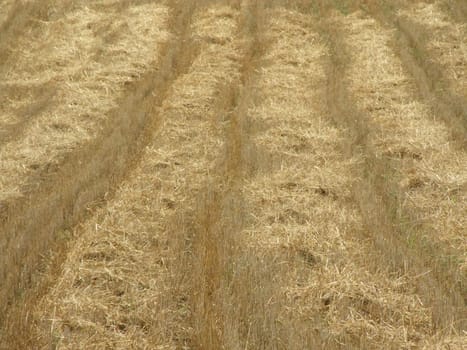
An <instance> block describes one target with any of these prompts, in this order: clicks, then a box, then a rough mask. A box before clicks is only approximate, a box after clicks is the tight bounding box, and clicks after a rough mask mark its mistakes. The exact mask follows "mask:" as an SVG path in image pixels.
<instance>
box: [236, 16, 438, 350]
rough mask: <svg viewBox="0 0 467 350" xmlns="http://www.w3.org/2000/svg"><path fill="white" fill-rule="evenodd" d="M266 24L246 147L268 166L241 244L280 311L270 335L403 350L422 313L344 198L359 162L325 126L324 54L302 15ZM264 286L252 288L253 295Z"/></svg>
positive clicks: (420, 332) (296, 342)
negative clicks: (266, 158) (263, 269)
mask: <svg viewBox="0 0 467 350" xmlns="http://www.w3.org/2000/svg"><path fill="white" fill-rule="evenodd" d="M267 17H268V18H271V20H270V22H269V23H268V28H269V32H268V33H267V34H268V39H269V40H270V41H271V42H272V43H271V47H270V49H269V50H268V51H267V54H266V56H265V61H266V62H269V64H268V65H267V66H266V67H264V68H262V70H261V75H260V77H259V80H258V82H257V84H255V85H254V91H256V93H257V94H258V96H257V97H256V100H258V101H260V102H258V103H257V104H256V105H255V106H254V107H253V108H252V109H250V111H249V114H250V115H251V118H252V120H253V123H254V124H258V125H262V126H263V128H264V130H265V131H264V132H257V133H255V134H253V136H254V138H253V139H254V141H255V142H256V143H257V144H258V145H261V150H263V151H264V152H267V153H269V154H270V155H271V159H272V162H273V165H272V171H271V170H267V171H266V172H264V173H260V174H258V176H257V177H254V178H252V179H250V180H247V181H246V184H245V187H244V190H243V194H244V197H245V201H246V203H247V204H246V205H247V209H246V212H248V213H249V215H248V223H247V225H246V228H245V229H244V230H243V233H242V236H241V237H242V239H243V240H245V244H246V245H247V247H249V248H248V249H249V251H250V252H251V254H256V255H258V256H259V258H258V260H260V261H261V262H262V263H263V264H268V266H269V268H271V269H273V271H272V272H270V273H269V274H268V275H267V276H268V277H270V278H273V279H274V283H273V285H272V286H271V287H272V288H273V289H275V290H274V291H273V292H272V293H271V294H270V295H268V294H267V292H265V293H263V295H262V296H263V297H265V298H266V299H267V300H269V302H268V303H269V304H273V305H274V306H275V307H276V308H278V311H277V313H276V314H274V312H271V311H267V312H268V314H267V316H266V317H274V316H276V317H278V320H277V322H279V324H278V325H277V326H276V327H277V329H275V332H276V333H274V334H273V336H272V337H273V338H274V337H277V338H279V339H281V340H280V341H281V342H282V343H283V344H285V345H284V346H285V347H286V348H290V349H303V348H313V347H319V348H338V347H339V346H341V345H342V346H344V345H345V346H347V347H352V346H353V347H365V348H366V347H368V348H379V347H381V348H385V347H394V348H409V347H410V346H413V345H415V344H417V342H418V341H419V340H420V339H424V338H426V337H427V336H429V333H430V328H431V320H430V314H429V310H428V309H426V308H425V307H424V306H423V305H422V304H421V303H420V301H419V298H418V296H417V294H416V293H415V290H414V289H413V287H411V286H410V283H408V282H407V280H408V279H406V278H405V277H404V276H401V277H399V278H395V277H393V276H391V275H390V274H389V273H386V272H385V271H384V269H382V268H381V267H378V266H379V264H378V263H377V262H376V261H375V260H374V259H375V256H374V252H372V247H371V245H370V244H368V242H367V241H366V238H365V233H364V228H363V223H362V219H361V217H360V213H359V211H358V210H357V208H356V206H355V203H354V201H353V199H352V193H351V192H350V189H351V188H352V183H353V181H354V179H353V178H352V177H353V175H354V174H353V172H352V168H353V167H354V166H355V165H356V164H358V162H359V159H357V158H353V159H346V158H344V157H343V155H342V147H343V142H344V138H345V136H346V132H345V130H338V129H336V128H335V127H334V126H332V125H331V124H330V122H329V120H328V118H327V117H326V114H327V111H326V110H325V108H324V107H323V105H322V104H321V101H323V100H325V94H326V76H325V70H324V64H323V62H325V61H326V60H327V57H328V53H327V48H326V47H325V45H324V43H323V42H322V41H321V39H320V38H319V37H318V35H317V34H316V33H315V32H314V31H313V29H312V25H311V23H310V18H309V17H306V16H303V15H301V14H299V13H297V12H293V11H288V10H285V9H277V10H273V11H271V12H269V13H268V15H267ZM270 259H272V262H270ZM273 261H276V263H274V262H273ZM241 263H242V261H240V262H239V264H241ZM283 264H285V267H284V268H281V265H283ZM372 268H373V269H374V268H376V269H380V271H377V272H375V270H373V269H372ZM251 277H255V275H253V276H251ZM269 283H271V282H270V281H268V280H259V281H258V280H255V282H253V283H252V288H254V290H253V291H251V294H252V295H256V293H258V294H259V295H261V293H262V292H261V290H262V289H265V290H268V286H269ZM263 302H265V300H263ZM271 309H272V308H271ZM269 312H271V313H270V314H269ZM252 318H253V317H252ZM296 327H298V328H296ZM286 334H287V335H288V336H286ZM256 336H259V335H258V334H256ZM252 337H253V336H252ZM256 340H257V341H259V339H256ZM272 343H273V342H272ZM383 344H384V345H383Z"/></svg>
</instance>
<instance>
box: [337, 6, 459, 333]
mask: <svg viewBox="0 0 467 350" xmlns="http://www.w3.org/2000/svg"><path fill="white" fill-rule="evenodd" d="M339 23H340V24H343V25H344V27H343V28H345V30H346V35H345V36H344V39H343V40H344V42H345V43H346V44H347V45H348V46H347V49H348V52H350V53H351V55H352V56H351V57H352V58H351V59H352V61H351V62H352V63H351V64H350V65H349V73H348V77H347V79H348V81H349V86H350V88H351V91H352V92H353V93H354V95H355V99H356V101H357V103H358V107H359V108H361V109H362V110H364V112H365V113H366V114H367V115H368V117H369V118H368V123H369V125H368V126H367V132H368V133H369V135H368V136H367V137H368V142H369V145H368V147H369V149H370V152H372V153H373V154H374V156H375V157H376V159H384V161H385V162H386V170H384V167H383V168H381V167H380V168H378V167H376V166H373V168H371V167H370V169H369V171H378V170H379V171H382V172H381V173H380V176H381V175H382V182H384V183H385V184H386V185H384V186H386V189H387V191H390V193H389V192H387V193H386V194H384V196H385V197H386V199H387V198H392V199H389V201H390V202H392V203H393V204H392V205H390V206H391V207H392V208H393V210H394V212H392V213H390V215H391V217H392V220H393V223H394V224H395V225H396V228H397V229H401V230H402V231H403V232H405V234H406V236H405V238H404V241H405V245H406V246H408V247H409V248H410V250H409V251H410V252H411V254H414V255H415V256H417V255H418V256H421V257H423V258H422V260H424V261H425V262H424V263H426V264H429V266H430V267H431V270H430V271H431V272H430V273H432V274H433V275H434V276H436V278H437V279H438V281H439V283H440V285H444V286H445V288H446V290H450V292H449V293H452V298H453V299H452V303H453V304H452V305H451V306H447V305H448V304H449V302H448V301H446V303H447V304H446V305H445V306H444V309H438V311H437V316H436V317H437V318H438V322H439V321H440V319H443V320H444V321H446V322H447V323H449V322H455V324H458V323H457V322H460V324H462V320H461V319H459V317H462V316H461V315H462V314H463V313H464V310H465V309H464V306H463V301H462V293H464V292H465V289H464V288H465V270H464V269H465V267H464V266H465V242H466V241H465V233H464V227H465V217H466V212H465V188H464V187H465V186H464V185H465V180H466V173H465V169H466V166H465V165H466V164H467V163H466V158H465V153H464V152H463V151H460V150H458V149H457V148H456V147H455V146H454V144H453V143H451V142H450V137H449V132H448V130H447V129H446V127H445V126H444V125H443V123H440V121H437V120H435V119H434V118H433V117H432V116H431V114H430V111H429V110H428V109H427V108H426V106H424V105H423V104H421V103H420V102H417V101H416V99H415V98H414V94H413V90H414V83H413V81H411V80H410V78H409V77H408V75H407V74H406V73H405V72H404V70H403V69H402V65H401V63H400V62H399V61H398V59H397V58H396V56H395V55H394V53H393V52H391V50H390V46H389V43H390V40H391V32H390V31H387V30H384V29H383V28H381V27H379V26H378V25H377V23H376V22H375V21H374V20H373V19H369V18H367V17H366V16H363V15H361V14H360V15H359V14H355V15H352V16H351V17H348V18H345V19H344V18H341V21H340V22H339ZM380 163H381V162H380ZM370 176H373V175H370ZM376 176H377V175H376ZM380 182H381V181H380ZM369 210H371V209H369ZM428 261H430V262H429V263H428ZM425 292H427V293H428V294H429V293H430V290H426V291H425ZM446 307H452V308H453V309H452V311H451V312H452V315H450V316H447V315H446V313H445V310H446V309H445V308H446ZM446 316H447V317H446ZM460 324H458V325H459V326H460V327H461V328H462V326H461V325H460Z"/></svg>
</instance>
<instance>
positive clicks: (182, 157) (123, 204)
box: [37, 6, 239, 349]
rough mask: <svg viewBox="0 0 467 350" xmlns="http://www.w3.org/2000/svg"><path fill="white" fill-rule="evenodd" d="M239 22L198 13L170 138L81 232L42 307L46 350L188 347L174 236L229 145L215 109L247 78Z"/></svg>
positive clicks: (224, 13) (159, 138)
mask: <svg viewBox="0 0 467 350" xmlns="http://www.w3.org/2000/svg"><path fill="white" fill-rule="evenodd" d="M236 16H237V14H236V13H235V11H234V10H232V9H231V8H228V7H218V6H214V7H209V8H208V9H206V10H204V11H200V12H199V13H198V14H196V15H195V18H194V20H193V27H192V31H193V36H192V38H191V39H190V40H195V41H197V43H198V45H200V54H199V56H198V57H197V58H196V59H195V60H194V62H193V64H192V66H191V68H190V70H189V71H188V72H187V73H186V74H185V75H183V76H180V77H179V79H177V81H176V82H175V83H174V85H173V87H172V89H171V92H170V94H169V95H168V97H167V99H166V100H165V102H164V104H163V105H162V110H161V113H162V115H163V116H164V118H163V121H162V125H161V128H162V129H161V133H160V134H158V135H154V138H153V140H152V142H151V144H150V145H149V146H148V147H147V149H146V150H145V152H144V154H143V156H142V158H141V161H140V165H139V166H138V167H137V168H135V169H134V170H133V171H132V172H131V173H130V174H129V180H128V181H126V182H124V183H123V184H122V185H121V186H120V188H119V190H118V191H117V194H116V196H115V198H114V199H112V200H111V201H110V202H109V203H108V205H107V206H106V207H105V208H103V209H102V210H100V211H98V212H97V213H96V214H95V215H94V216H93V217H92V218H91V219H90V220H88V221H87V222H86V223H84V224H83V226H82V227H80V228H77V230H76V232H75V233H74V234H75V235H76V236H77V237H79V238H78V240H77V241H76V243H75V244H74V245H73V247H72V248H71V251H70V254H69V255H68V258H67V261H66V262H65V264H64V267H63V271H62V274H61V276H60V277H59V279H58V282H57V284H56V285H55V286H54V287H53V288H52V289H51V291H50V292H49V293H48V294H47V295H46V296H45V298H44V300H43V302H42V304H41V305H40V307H39V308H38V310H37V315H38V319H40V320H41V322H40V323H39V330H38V332H39V333H38V335H39V337H40V338H39V339H40V340H41V343H42V344H44V345H43V346H44V347H47V346H49V344H51V343H55V344H56V347H57V348H61V349H67V348H76V347H77V346H79V347H84V348H98V349H101V348H105V347H111V348H121V349H127V348H148V347H150V348H160V349H166V348H167V349H169V348H178V347H179V346H186V345H187V344H186V342H187V341H188V340H187V338H186V333H188V334H189V333H190V332H189V329H187V328H186V326H184V322H186V320H184V319H185V318H187V315H186V312H188V311H187V310H186V306H184V305H183V295H180V293H181V291H180V290H179V286H177V285H175V282H174V281H175V280H176V278H179V276H176V277H175V276H172V275H171V274H173V272H174V267H175V266H176V265H177V261H176V260H174V258H175V257H176V256H177V254H176V253H175V252H174V251H173V250H172V247H173V244H174V243H173V242H170V239H171V236H170V235H169V234H170V233H171V232H172V227H171V226H172V225H174V224H175V223H176V220H177V218H178V217H179V216H180V215H181V214H183V213H184V212H185V211H189V210H190V209H191V207H192V206H193V202H192V200H193V198H194V194H195V193H196V192H197V191H199V187H200V186H201V180H202V179H203V178H204V177H205V176H206V173H207V172H208V171H209V169H210V168H211V167H212V165H211V163H212V161H213V158H214V159H215V158H216V153H217V152H216V149H218V148H219V144H220V142H221V140H220V139H219V136H220V134H219V130H220V125H219V124H220V121H219V120H218V119H217V118H218V116H217V113H222V111H218V110H217V109H216V108H215V106H216V101H219V103H222V99H223V95H224V94H226V93H228V91H229V90H228V89H224V88H223V87H222V86H223V85H224V84H227V85H228V83H227V82H228V81H229V80H235V77H236V75H238V68H239V67H238V65H237V64H236V61H237V54H236V52H235V50H234V46H233V45H234V44H233V43H232V38H233V37H234V32H235V28H236V20H235V19H236ZM223 90H225V92H223ZM156 213H157V214H156ZM143 266H144V268H142V267H143ZM172 282H173V283H172ZM185 298H186V297H185ZM41 313H43V314H42V315H41ZM188 326H189V324H188Z"/></svg>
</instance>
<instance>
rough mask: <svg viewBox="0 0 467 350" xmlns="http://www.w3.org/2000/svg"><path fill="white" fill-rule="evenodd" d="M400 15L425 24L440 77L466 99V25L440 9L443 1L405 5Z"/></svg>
mask: <svg viewBox="0 0 467 350" xmlns="http://www.w3.org/2000/svg"><path fill="white" fill-rule="evenodd" d="M398 15H399V17H401V18H402V19H404V20H406V21H409V22H411V23H416V24H418V25H421V26H422V27H423V31H424V32H426V33H430V34H429V36H428V37H427V38H425V40H426V45H427V49H428V54H429V59H430V60H432V61H435V62H437V63H439V64H441V67H442V68H443V72H442V73H443V74H442V77H441V79H443V80H447V81H448V82H449V85H450V87H451V89H452V90H453V91H456V92H457V93H458V94H460V95H462V96H463V97H464V98H467V39H466V38H467V25H466V24H465V23H456V22H455V21H454V20H453V19H452V18H450V16H449V15H448V14H447V13H445V12H444V11H443V10H442V8H441V3H440V2H434V3H432V4H426V3H423V2H420V3H417V4H415V5H412V6H407V7H406V8H402V9H400V10H399V13H398Z"/></svg>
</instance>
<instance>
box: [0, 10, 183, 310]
mask: <svg viewBox="0 0 467 350" xmlns="http://www.w3.org/2000/svg"><path fill="white" fill-rule="evenodd" d="M120 10H122V11H123V13H122V14H119V12H118V9H115V13H112V14H109V16H108V20H109V21H110V22H107V20H102V22H101V21H100V19H99V16H107V13H104V12H101V13H99V12H97V10H96V11H95V10H92V9H91V8H88V7H85V6H80V5H79V4H76V6H75V7H74V11H71V12H70V13H67V15H66V20H61V21H58V22H54V23H47V24H43V25H44V26H45V29H47V28H49V29H50V30H52V29H53V32H54V33H55V34H50V33H49V32H48V31H47V30H45V32H44V33H43V35H44V36H45V38H49V39H50V41H46V42H47V45H45V48H43V47H41V46H40V45H31V46H30V47H29V48H28V50H29V51H28V50H27V52H29V54H24V55H23V56H21V57H18V58H17V62H18V64H19V62H22V64H25V65H26V67H28V63H31V66H30V67H29V68H30V69H31V70H30V71H29V72H28V71H26V70H22V69H19V67H23V66H22V64H21V65H20V66H18V69H12V70H9V71H8V73H5V74H4V76H5V77H8V79H9V80H8V81H10V83H11V84H13V81H16V83H17V84H21V83H24V84H26V85H27V84H29V83H31V84H32V85H33V86H34V81H35V80H34V79H33V77H36V78H38V79H39V78H42V77H46V76H48V77H49V78H51V79H56V81H57V86H59V89H58V90H59V91H60V93H59V97H60V98H57V101H56V103H48V105H47V108H45V109H44V110H43V111H42V113H41V114H40V115H39V116H35V117H34V122H32V123H31V124H30V125H28V128H27V130H25V131H24V133H23V134H22V136H21V137H18V139H14V140H11V141H10V142H7V143H6V144H3V145H2V147H1V148H0V159H1V161H0V169H1V172H0V252H1V253H0V276H1V281H2V282H1V287H2V288H1V291H0V310H2V313H3V311H4V310H5V309H6V308H7V305H8V304H11V303H12V302H13V297H14V295H15V294H16V296H20V295H21V293H22V292H23V291H25V290H27V288H28V286H30V285H32V284H34V283H35V281H36V278H35V277H34V276H36V275H37V274H36V270H37V263H38V261H39V260H40V256H41V255H42V254H44V253H46V252H47V251H48V250H49V248H51V247H52V246H55V243H57V244H58V245H59V246H60V245H63V244H64V242H63V240H62V239H60V234H59V232H60V231H61V230H62V229H64V228H67V227H70V226H72V225H73V224H75V223H76V222H78V220H79V219H80V218H81V217H82V216H83V215H84V214H85V213H86V209H87V208H88V207H89V206H93V205H95V202H96V201H99V200H101V199H102V197H103V196H104V194H106V193H108V192H109V191H110V192H111V191H112V188H114V187H115V185H116V183H117V182H118V181H119V180H120V179H121V178H122V177H123V176H124V174H125V172H126V169H127V168H128V167H129V166H130V164H131V163H132V162H133V161H135V160H136V159H137V158H138V154H139V153H140V152H139V149H140V148H141V146H142V145H144V144H145V142H146V138H145V136H146V134H148V133H151V130H152V129H153V128H154V127H155V126H156V124H157V114H155V113H154V108H155V107H157V106H158V105H160V103H161V102H162V100H163V99H164V96H165V93H166V91H167V90H168V88H169V87H170V84H171V82H172V81H173V79H174V77H175V76H176V75H177V73H180V72H181V71H182V70H183V64H184V58H183V57H186V56H188V54H189V53H190V52H192V48H191V47H186V46H184V42H183V41H179V38H177V37H176V36H175V34H176V33H174V34H173V35H171V34H170V33H169V32H168V29H167V27H169V26H171V28H172V29H173V30H174V31H175V32H177V31H179V30H182V28H183V25H184V24H183V23H184V22H185V21H186V18H184V19H182V20H181V21H180V20H177V18H180V17H183V16H185V17H186V14H180V15H179V16H176V15H174V16H172V17H170V13H169V12H170V10H169V8H168V7H167V6H163V5H156V4H148V3H146V4H134V5H132V6H127V7H124V8H122V9H120ZM106 18H107V17H106ZM101 19H102V18H101ZM111 19H113V20H114V21H113V22H112V21H111ZM99 26H103V28H99ZM93 30H95V31H99V30H100V31H103V32H102V33H101V34H96V35H98V37H99V38H100V39H96V40H97V41H93V40H91V41H89V42H88V41H86V40H84V41H83V42H82V44H83V45H86V44H90V45H91V46H92V45H97V46H99V45H98V41H99V40H104V38H106V36H105V35H103V33H107V34H108V35H109V36H108V37H107V38H106V39H105V40H107V44H106V45H105V46H104V49H102V50H101V51H100V52H97V51H96V52H93V50H90V51H86V50H84V48H82V49H83V51H82V54H83V55H86V54H89V55H91V53H92V55H95V59H90V60H88V61H87V64H88V65H89V66H81V65H80V63H79V61H75V60H71V61H70V62H68V59H69V58H70V57H71V56H74V54H75V52H74V51H73V50H75V49H76V50H78V51H80V47H79V45H77V43H79V42H80V39H77V38H78V37H80V35H81V34H83V36H84V37H85V38H87V35H89V36H91V37H92V36H93ZM62 34H63V35H65V36H61V35H62ZM66 35H69V37H67V36H66ZM75 35H76V36H75ZM56 36H58V37H56ZM75 44H76V45H75ZM60 45H62V48H63V46H65V47H68V48H70V51H66V50H61V46H60ZM127 45H128V47H127ZM49 49H50V50H51V51H50V55H49V56H47V57H42V58H41V57H40V55H39V54H40V53H41V52H42V51H41V50H45V51H46V52H49V51H48V50H49ZM54 50H55V51H54ZM54 55H56V56H54ZM70 55H71V56H70ZM99 57H100V58H99ZM51 58H54V59H57V61H54V60H52V61H53V62H52V61H49V60H48V59H51ZM82 58H83V60H84V57H82ZM88 58H89V57H88ZM101 59H103V61H100V60H101ZM31 60H32V61H31ZM107 60H109V61H108V62H107V63H105V62H104V61H107ZM130 61H131V62H130ZM57 62H59V63H60V62H61V63H62V64H58V65H56V67H58V68H57V70H55V68H54V67H55V66H54V65H55V64H56V63H57ZM75 64H76V66H75ZM15 67H16V66H15ZM75 68H76V69H75ZM69 69H70V70H69ZM36 70H37V71H39V73H37V72H36ZM36 73H37V74H39V75H38V76H35V75H34V74H36ZM41 73H44V74H43V75H40V74H41ZM91 73H92V74H93V76H92V77H91V76H89V74H91ZM31 80H32V81H31ZM27 82H28V83H27ZM2 84H7V82H5V81H3V82H2ZM28 86H29V85H28ZM28 86H26V87H25V88H26V90H28V89H29V87H28ZM28 91H30V90H28ZM156 92H157V93H156ZM57 250H60V249H59V248H57ZM1 318H3V317H1Z"/></svg>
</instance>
